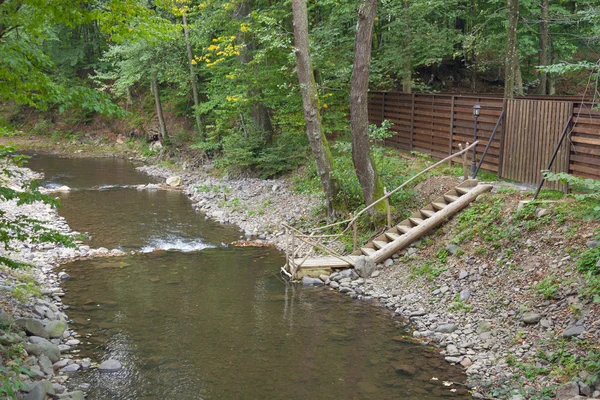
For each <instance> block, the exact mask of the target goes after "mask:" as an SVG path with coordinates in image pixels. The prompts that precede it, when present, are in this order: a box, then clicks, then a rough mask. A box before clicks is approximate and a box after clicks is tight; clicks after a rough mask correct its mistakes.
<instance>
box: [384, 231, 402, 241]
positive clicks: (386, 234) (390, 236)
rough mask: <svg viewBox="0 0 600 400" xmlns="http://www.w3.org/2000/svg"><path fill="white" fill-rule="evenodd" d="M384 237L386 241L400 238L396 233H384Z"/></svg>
mask: <svg viewBox="0 0 600 400" xmlns="http://www.w3.org/2000/svg"><path fill="white" fill-rule="evenodd" d="M385 236H387V238H388V239H390V240H392V241H393V240H396V239H398V238H399V237H400V235H398V234H397V233H393V232H386V233H385Z"/></svg>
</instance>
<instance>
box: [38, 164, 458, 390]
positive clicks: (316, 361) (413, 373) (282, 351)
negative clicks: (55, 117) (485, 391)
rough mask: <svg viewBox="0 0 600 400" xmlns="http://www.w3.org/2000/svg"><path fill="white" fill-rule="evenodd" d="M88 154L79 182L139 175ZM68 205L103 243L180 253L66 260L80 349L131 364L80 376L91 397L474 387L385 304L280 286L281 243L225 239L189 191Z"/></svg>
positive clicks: (88, 197)
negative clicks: (110, 172)
mask: <svg viewBox="0 0 600 400" xmlns="http://www.w3.org/2000/svg"><path fill="white" fill-rule="evenodd" d="M44 160H46V158H42V159H40V160H38V162H39V163H38V164H37V165H38V168H43V166H44V165H45V164H44ZM51 160H52V159H51ZM78 161H79V163H78V165H77V171H66V172H68V174H67V175H69V174H70V176H71V178H70V179H72V181H71V182H72V183H71V184H73V183H76V185H79V187H80V188H92V187H97V186H98V185H102V184H105V183H108V184H111V185H122V184H130V183H131V182H130V181H134V182H135V181H137V182H136V183H143V182H139V181H143V179H141V178H143V177H140V176H139V175H136V174H131V173H130V172H127V173H124V178H123V181H121V180H119V179H116V178H115V177H114V176H113V178H112V180H110V181H109V182H105V181H102V180H98V179H99V178H98V176H97V174H94V173H92V171H89V170H90V169H92V170H93V169H94V168H95V167H96V165H95V164H94V162H91V161H90V164H89V165H88V164H85V163H84V162H83V160H78ZM56 164H57V163H56V162H55V161H52V162H51V163H50V165H52V166H53V168H55V167H54V166H55V165H56ZM122 167H123V168H124V169H125V170H126V171H128V169H129V168H130V166H129V165H128V164H123V165H122ZM69 168H70V167H69ZM119 171H120V169H116V170H115V171H114V174H116V175H118V174H119ZM55 173H56V174H60V173H61V171H60V168H56V170H55ZM124 181H126V182H124ZM56 183H59V184H63V182H62V181H60V180H58V182H56ZM74 187H77V186H74ZM63 205H64V208H63V209H62V210H61V213H62V214H63V215H65V216H66V218H67V220H68V221H69V223H70V224H71V226H72V227H74V229H78V230H80V231H88V232H89V233H90V234H91V236H92V240H91V243H92V244H93V245H95V246H106V247H115V246H121V247H123V248H137V249H147V250H148V249H149V248H163V249H168V248H176V249H180V250H182V251H157V252H152V253H147V254H140V255H136V256H128V257H122V258H111V259H97V260H91V261H78V262H74V263H71V264H68V265H65V266H64V268H65V270H66V271H67V272H68V273H69V274H70V275H71V276H72V277H73V278H72V280H70V281H68V282H67V283H66V284H65V290H66V292H67V295H66V296H65V298H64V301H65V303H66V304H69V305H70V306H71V309H70V310H69V316H70V317H71V318H72V319H73V321H74V323H73V328H74V329H75V330H77V331H78V332H79V333H80V334H81V335H82V336H83V340H82V341H83V344H82V345H81V346H80V350H81V352H80V353H79V354H78V355H77V356H78V357H79V356H81V357H83V356H91V357H93V358H94V359H95V360H98V361H100V360H104V359H108V358H115V359H118V360H120V361H121V362H122V363H123V366H124V369H123V370H122V371H120V372H118V373H110V374H101V373H98V372H95V371H93V372H87V373H82V374H78V375H76V376H75V377H73V378H71V381H70V382H73V384H74V385H76V384H77V383H78V382H79V383H81V382H89V383H91V384H92V389H91V390H90V395H89V398H90V399H306V398H310V399H333V398H336V399H337V398H349V399H438V398H446V397H447V396H450V397H453V398H467V394H466V391H465V389H464V387H463V386H462V385H456V384H454V385H452V386H451V387H446V386H444V385H443V384H442V382H443V381H457V382H462V381H464V375H463V374H462V372H461V371H460V369H459V368H454V367H450V366H448V365H447V364H446V363H445V362H444V361H443V360H442V358H441V357H440V356H439V355H438V354H436V353H435V352H432V351H430V350H428V349H427V348H425V347H424V346H422V345H421V344H418V343H414V342H412V341H411V340H410V339H409V338H408V337H407V336H405V333H404V332H403V331H402V330H401V328H400V327H399V326H398V325H397V324H396V323H394V321H393V320H392V319H391V318H390V317H389V314H388V313H387V312H386V311H385V310H383V309H382V308H380V307H378V306H376V305H375V304H372V303H369V302H360V301H352V300H350V299H349V298H347V297H346V296H343V295H339V294H336V293H334V292H331V291H328V290H326V289H322V288H303V287H301V286H295V285H286V284H284V283H283V282H281V281H280V280H279V277H278V276H277V271H278V269H279V267H280V266H281V265H282V263H283V262H284V259H283V257H282V255H281V254H280V253H278V252H276V251H274V250H272V249H267V248H251V247H244V248H237V247H231V246H223V245H222V244H221V243H222V242H224V243H228V242H231V241H232V240H235V238H237V236H238V234H239V233H238V232H237V230H236V229H234V228H233V227H227V226H222V225H219V224H215V223H212V222H210V221H206V220H204V218H203V217H202V216H201V215H197V214H195V213H194V212H193V211H192V210H191V207H190V204H189V201H188V199H187V198H186V197H185V195H183V194H182V193H181V192H164V191H157V192H148V191H136V190H133V189H129V188H111V189H110V190H78V191H73V192H71V193H68V194H67V195H65V196H63ZM196 249H198V250H199V249H201V251H193V250H196ZM85 335H91V336H89V337H85ZM433 377H435V378H438V380H432V378H433ZM451 389H454V390H456V391H455V392H452V391H451Z"/></svg>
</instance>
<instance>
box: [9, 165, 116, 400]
mask: <svg viewBox="0 0 600 400" xmlns="http://www.w3.org/2000/svg"><path fill="white" fill-rule="evenodd" d="M8 169H9V170H10V178H9V180H8V181H7V182H6V183H5V185H6V186H7V187H9V188H12V189H15V190H22V187H23V185H24V184H25V183H29V182H30V181H32V180H39V179H41V178H42V176H41V174H39V173H35V172H33V171H31V170H30V169H27V168H18V167H8ZM0 211H1V212H2V213H3V215H4V218H5V219H6V220H14V219H15V218H17V217H18V216H27V217H28V218H32V219H35V220H37V221H39V222H40V223H41V224H42V225H43V226H45V227H48V228H52V229H54V230H55V231H57V232H60V233H61V234H64V235H68V236H72V237H74V238H77V237H78V235H79V233H78V232H75V231H73V230H71V229H70V227H69V225H68V223H67V222H66V220H65V219H64V218H63V217H61V216H60V215H58V212H57V210H56V209H55V208H52V207H50V206H49V205H46V204H44V203H42V202H41V201H36V202H34V203H31V204H17V201H16V200H9V201H3V202H0ZM76 242H78V241H76ZM79 243H80V245H79V247H78V248H69V247H65V246H64V245H62V244H58V245H57V244H53V243H35V242H33V241H31V240H26V241H16V240H14V241H12V242H11V243H10V245H11V247H12V250H5V249H2V250H1V254H2V256H6V257H10V258H11V259H13V260H15V261H18V262H21V263H26V264H28V265H30V266H29V267H27V268H24V269H10V268H8V267H2V269H0V282H1V283H0V304H1V307H0V325H1V326H0V327H1V330H2V335H1V336H0V344H1V345H2V346H4V347H3V352H4V354H5V356H14V357H17V359H18V357H20V356H21V353H20V352H21V351H23V350H24V351H25V352H26V354H28V356H27V357H26V358H25V359H24V364H23V367H24V368H26V369H27V370H28V371H29V372H27V373H26V371H25V370H24V369H21V368H20V367H19V364H18V362H16V363H14V362H11V361H10V360H6V359H4V360H3V359H2V357H0V365H2V366H3V367H4V368H6V370H5V377H6V381H3V385H6V387H5V388H3V390H4V392H5V394H6V395H7V396H8V397H9V398H12V397H13V395H11V391H12V390H14V389H19V387H18V386H15V387H12V386H13V385H16V382H17V381H16V379H18V380H20V381H21V382H24V383H25V387H22V388H21V389H25V390H26V391H27V392H28V394H26V395H25V397H24V398H25V399H42V398H45V395H46V394H52V395H57V396H60V398H64V399H83V396H84V392H83V391H84V390H86V389H87V387H86V386H85V385H82V386H81V387H78V388H73V389H77V390H73V391H70V392H69V391H68V389H67V385H66V382H67V381H68V380H69V377H70V375H71V374H73V373H74V372H76V371H78V370H89V369H90V368H97V367H98V365H97V364H95V363H93V362H92V360H91V359H89V358H83V359H81V358H79V357H77V352H78V350H77V347H78V345H79V344H80V343H81V340H83V339H82V338H81V337H80V336H79V335H78V333H77V332H75V331H74V330H72V328H71V327H70V326H69V317H68V315H67V313H66V312H67V310H68V306H66V305H64V304H63V302H62V298H63V296H64V295H65V293H64V291H63V290H62V289H61V286H60V285H61V282H64V281H66V280H68V279H69V278H70V276H69V275H68V274H66V273H65V272H62V271H60V272H59V271H58V270H59V269H60V267H59V266H60V265H61V264H64V263H67V262H71V261H74V260H80V259H91V258H96V257H114V256H121V255H124V252H123V251H121V250H119V249H113V250H109V249H106V248H98V249H92V248H90V246H86V245H83V244H81V242H79ZM21 347H22V349H23V350H20V348H21ZM11 374H12V375H11ZM8 386H11V388H8ZM15 395H16V394H15Z"/></svg>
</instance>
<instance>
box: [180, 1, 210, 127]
mask: <svg viewBox="0 0 600 400" xmlns="http://www.w3.org/2000/svg"><path fill="white" fill-rule="evenodd" d="M181 22H182V23H183V37H184V38H185V50H186V54H187V58H188V65H189V67H190V83H191V85H192V97H193V99H194V118H195V119H196V130H197V132H198V135H200V137H201V138H202V137H203V136H204V128H203V127H202V119H201V118H200V111H199V109H200V96H199V94H198V77H197V75H196V67H195V64H196V62H195V59H194V55H193V54H192V44H191V42H190V29H189V26H188V22H187V10H184V11H183V12H182V14H181Z"/></svg>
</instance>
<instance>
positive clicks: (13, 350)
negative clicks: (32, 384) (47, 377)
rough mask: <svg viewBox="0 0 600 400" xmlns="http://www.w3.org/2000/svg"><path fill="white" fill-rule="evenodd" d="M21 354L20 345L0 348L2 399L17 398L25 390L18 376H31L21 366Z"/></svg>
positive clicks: (0, 388)
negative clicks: (0, 357) (0, 359)
mask: <svg viewBox="0 0 600 400" xmlns="http://www.w3.org/2000/svg"><path fill="white" fill-rule="evenodd" d="M4 329H6V328H4ZM4 329H3V330H4ZM23 353H24V350H23V346H22V345H21V344H14V345H10V346H0V355H1V356H2V359H3V360H4V362H3V364H0V397H2V398H7V399H15V398H17V394H18V393H19V391H20V390H21V389H26V388H27V386H26V385H25V383H24V382H22V381H21V380H20V375H21V374H24V375H30V376H33V374H32V373H31V371H29V369H27V368H26V367H25V366H24V365H23V361H22V360H21V357H22V355H23Z"/></svg>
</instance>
